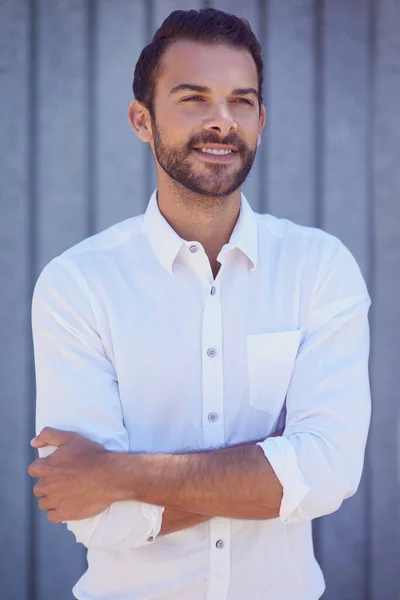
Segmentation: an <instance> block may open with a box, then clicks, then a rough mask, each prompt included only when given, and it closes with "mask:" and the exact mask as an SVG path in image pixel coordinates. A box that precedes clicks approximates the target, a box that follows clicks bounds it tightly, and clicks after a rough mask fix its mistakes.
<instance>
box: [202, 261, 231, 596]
mask: <svg viewBox="0 0 400 600" xmlns="http://www.w3.org/2000/svg"><path fill="white" fill-rule="evenodd" d="M221 268H222V267H221ZM218 276H219V274H218ZM213 288H215V286H212V288H211V290H212V289H213ZM202 389H203V442H204V446H205V447H208V448H218V447H221V446H224V445H225V430H224V396H223V394H224V387H223V347H222V311H221V295H220V294H216V290H215V292H214V293H213V292H212V291H210V294H207V296H206V299H205V307H204V313H203V330H202ZM209 523H210V584H209V589H208V595H207V600H216V599H218V600H225V599H226V596H227V594H228V589H229V580H230V551H229V549H230V519H225V518H221V517H214V519H211V521H210V522H209ZM217 544H218V546H217Z"/></svg>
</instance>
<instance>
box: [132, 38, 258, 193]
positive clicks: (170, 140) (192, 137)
mask: <svg viewBox="0 0 400 600" xmlns="http://www.w3.org/2000/svg"><path fill="white" fill-rule="evenodd" d="M160 66H161V71H160V73H159V75H157V82H156V90H155V98H154V103H153V111H154V114H153V118H152V119H151V134H150V133H149V135H148V138H147V139H146V135H144V137H143V136H142V135H140V132H139V131H138V127H137V126H136V127H135V124H134V123H133V124H134V127H135V129H136V131H137V133H138V135H139V136H140V137H141V138H142V139H144V141H149V143H150V145H151V147H152V150H153V153H154V156H155V158H156V161H157V163H158V165H159V167H160V168H159V169H158V170H159V176H160V169H161V170H162V172H163V173H164V174H166V175H167V176H168V177H169V178H171V179H173V180H174V181H176V182H178V183H180V184H181V185H183V186H184V187H185V188H187V189H188V190H191V191H192V192H195V193H196V194H200V195H202V196H210V197H222V196H228V195H230V194H232V193H233V192H234V191H235V190H237V189H238V188H239V187H240V186H241V185H242V183H243V182H244V180H245V179H246V177H247V175H248V173H249V171H250V169H251V167H252V164H253V161H254V158H255V155H256V149H257V145H258V143H259V136H260V133H261V131H262V128H263V126H264V121H265V110H264V107H263V106H262V107H261V109H260V107H259V103H258V77H257V69H256V65H255V63H254V60H253V58H252V56H251V54H250V53H249V52H248V51H247V50H244V49H241V48H239V49H238V48H232V47H230V46H227V45H223V44H206V43H200V42H192V41H186V40H180V41H177V42H175V43H173V44H172V45H171V46H170V47H169V48H167V50H166V51H165V53H164V55H163V57H162V59H161V65H160ZM133 104H135V103H133ZM133 112H134V111H133ZM131 113H132V109H131ZM132 119H133V121H134V120H135V117H134V116H132V115H131V120H132ZM137 123H138V121H137Z"/></svg>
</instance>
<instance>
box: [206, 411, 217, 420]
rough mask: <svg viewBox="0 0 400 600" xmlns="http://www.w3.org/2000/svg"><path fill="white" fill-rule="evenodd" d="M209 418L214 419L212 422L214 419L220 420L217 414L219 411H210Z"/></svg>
mask: <svg viewBox="0 0 400 600" xmlns="http://www.w3.org/2000/svg"><path fill="white" fill-rule="evenodd" d="M208 420H209V421H212V422H214V421H218V415H217V413H210V414H209V415H208Z"/></svg>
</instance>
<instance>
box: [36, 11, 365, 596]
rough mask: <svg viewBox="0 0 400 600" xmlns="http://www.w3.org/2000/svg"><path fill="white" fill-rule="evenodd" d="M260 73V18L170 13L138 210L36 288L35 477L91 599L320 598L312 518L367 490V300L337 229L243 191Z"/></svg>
mask: <svg viewBox="0 0 400 600" xmlns="http://www.w3.org/2000/svg"><path fill="white" fill-rule="evenodd" d="M262 83H263V78H262V59H261V48H260V46H259V44H258V42H257V40H256V38H255V36H254V34H253V33H252V31H251V29H250V28H249V26H248V24H247V23H246V22H244V21H242V20H240V19H238V18H237V17H234V16H232V15H227V14H225V13H223V12H220V11H216V10H212V9H206V10H202V11H176V12H174V13H172V14H171V15H170V16H169V17H168V18H167V19H166V21H165V22H164V23H163V25H162V26H161V28H160V29H159V30H158V31H157V32H156V34H155V36H154V38H153V41H152V43H151V44H149V45H148V46H147V47H146V48H145V49H144V50H143V52H142V54H141V56H140V58H139V60H138V63H137V65H136V70H135V78H134V84H133V89H134V94H135V101H133V102H132V104H131V106H130V108H129V120H130V122H131V125H132V127H133V129H134V130H135V132H136V134H137V135H138V136H139V138H140V139H141V140H142V141H143V142H146V143H148V144H149V145H150V146H151V149H152V151H153V154H154V158H155V161H156V166H157V174H158V186H157V190H156V191H155V192H154V194H153V195H152V197H151V199H150V202H149V205H148V207H147V210H146V213H145V214H144V215H141V216H139V217H134V218H131V219H128V220H126V221H124V222H122V223H119V224H117V225H115V226H113V227H111V228H110V229H108V230H106V231H104V232H102V233H100V234H98V235H95V236H93V237H91V238H89V239H87V240H84V241H83V242H81V243H80V244H78V245H76V246H75V247H73V248H71V249H69V250H67V251H66V252H64V253H63V254H62V255H61V256H59V257H56V258H55V259H54V260H52V261H51V262H50V264H49V265H47V267H46V268H45V269H44V271H43V272H42V274H41V276H40V278H39V280H38V282H37V285H36V288H35V293H34V298H33V335H34V345H35V364H36V379H37V431H38V432H41V433H40V434H39V435H38V436H37V437H36V438H35V439H34V440H33V441H32V445H33V446H34V447H35V448H39V449H40V456H41V458H40V459H38V460H36V461H35V462H34V463H32V465H31V466H30V468H29V473H30V475H31V476H32V477H36V478H39V482H38V483H37V484H36V485H35V487H34V493H35V495H36V496H37V497H38V498H39V506H40V508H41V509H43V510H46V511H48V519H49V520H50V521H51V522H53V523H58V522H61V521H63V522H66V523H67V526H68V528H69V529H70V530H71V531H72V532H73V533H74V534H75V536H76V539H77V540H78V541H79V542H82V543H83V544H85V546H87V548H88V561H89V568H88V570H87V571H86V573H85V574H84V575H83V577H82V578H81V579H80V581H79V582H78V583H77V584H76V586H75V587H74V590H73V591H74V594H75V596H76V598H78V599H81V600H94V599H100V598H101V599H103V600H119V599H120V600H122V599H124V600H126V599H127V598H129V599H137V600H139V599H140V600H153V599H154V600H155V599H157V600H200V599H204V598H207V599H208V600H243V598H246V597H248V598H252V599H253V600H258V599H264V598H268V599H269V600H295V599H296V600H316V599H317V598H320V597H321V595H322V593H323V591H324V579H323V576H322V573H321V571H320V568H319V566H318V564H317V563H316V561H315V559H314V554H313V547H312V537H311V520H312V519H313V518H316V517H319V516H321V515H324V514H328V513H331V512H333V511H335V510H337V509H338V508H339V506H340V505H341V503H342V501H343V500H344V499H345V498H347V497H349V496H351V495H352V494H354V493H355V491H356V489H357V486H358V484H359V480H360V476H361V472H362V466H363V460H364V452H365V445H366V439H367V433H368V427H369V421H370V392H369V381H368V353H369V329H368V320H367V313H368V309H369V306H370V299H369V296H368V292H367V289H366V286H365V283H364V280H363V278H362V276H361V274H360V271H359V268H358V266H357V264H356V262H355V260H354V258H353V257H352V255H351V254H350V253H349V251H348V250H347V249H346V248H345V247H344V246H343V244H342V243H341V242H340V241H339V240H338V239H337V238H334V237H332V236H330V235H328V234H326V233H324V232H322V231H320V230H317V229H312V228H306V227H301V226H298V225H295V224H293V223H291V222H289V221H287V220H282V219H277V218H274V217H273V216H271V215H259V214H256V213H254V212H253V211H252V210H251V208H250V206H249V204H248V202H247V200H246V198H245V197H244V196H243V195H242V194H241V191H240V188H241V185H242V183H243V182H244V180H245V179H246V177H247V175H248V173H249V171H250V169H251V166H252V164H253V160H254V157H255V154H256V149H257V146H258V145H259V144H260V140H261V134H262V130H263V127H264V124H265V107H264V105H263V103H262ZM50 453H52V454H51V456H47V457H46V455H49V454H50Z"/></svg>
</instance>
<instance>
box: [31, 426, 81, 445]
mask: <svg viewBox="0 0 400 600" xmlns="http://www.w3.org/2000/svg"><path fill="white" fill-rule="evenodd" d="M73 435H74V434H73V432H72V431H61V429H54V428H53V427H45V428H44V429H42V431H41V432H40V433H39V435H37V436H36V437H34V438H33V440H31V446H32V447H33V448H43V447H44V446H57V447H58V446H64V445H65V444H67V443H68V440H70V439H71V437H72V436H73Z"/></svg>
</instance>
